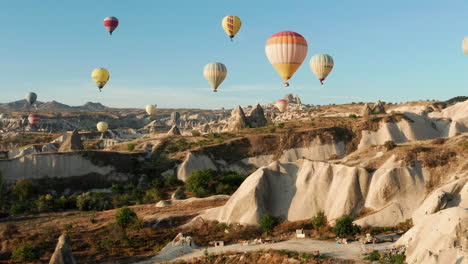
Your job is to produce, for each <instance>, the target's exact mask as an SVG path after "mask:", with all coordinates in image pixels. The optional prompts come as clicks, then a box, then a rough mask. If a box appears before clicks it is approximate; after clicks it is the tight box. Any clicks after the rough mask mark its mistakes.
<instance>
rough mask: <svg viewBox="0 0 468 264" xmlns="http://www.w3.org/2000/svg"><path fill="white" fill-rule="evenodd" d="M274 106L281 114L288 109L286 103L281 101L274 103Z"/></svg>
mask: <svg viewBox="0 0 468 264" xmlns="http://www.w3.org/2000/svg"><path fill="white" fill-rule="evenodd" d="M274 105H275V106H276V108H278V110H279V111H280V112H281V113H284V112H286V109H287V108H288V101H286V100H284V99H281V100H278V101H276V102H275V104H274Z"/></svg>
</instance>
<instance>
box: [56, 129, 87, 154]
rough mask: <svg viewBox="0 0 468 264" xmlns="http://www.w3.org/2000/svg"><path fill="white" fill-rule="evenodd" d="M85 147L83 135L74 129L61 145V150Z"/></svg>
mask: <svg viewBox="0 0 468 264" xmlns="http://www.w3.org/2000/svg"><path fill="white" fill-rule="evenodd" d="M82 149H84V146H83V142H82V141H81V136H80V134H79V133H78V130H76V129H75V130H73V132H72V133H71V136H70V137H68V138H67V139H66V140H65V141H64V142H63V143H62V145H61V146H60V148H59V150H58V151H59V152H68V151H76V150H82Z"/></svg>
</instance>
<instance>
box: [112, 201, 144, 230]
mask: <svg viewBox="0 0 468 264" xmlns="http://www.w3.org/2000/svg"><path fill="white" fill-rule="evenodd" d="M114 219H115V223H116V224H117V225H118V226H119V227H121V228H122V229H123V230H124V232H125V230H126V229H127V228H128V227H130V226H132V225H137V224H138V216H137V215H136V213H135V212H134V211H133V210H132V209H130V208H128V207H126V206H125V207H122V208H120V209H119V210H117V213H115V217H114Z"/></svg>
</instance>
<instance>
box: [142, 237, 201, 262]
mask: <svg viewBox="0 0 468 264" xmlns="http://www.w3.org/2000/svg"><path fill="white" fill-rule="evenodd" d="M196 249H198V246H197V245H196V244H195V242H194V240H193V238H192V237H191V236H186V235H184V234H182V233H179V234H178V235H177V236H176V237H175V238H174V240H172V241H171V242H169V243H168V244H167V245H166V246H165V247H164V248H163V249H162V250H161V252H159V254H158V255H157V256H155V257H153V258H152V259H151V260H150V261H145V262H141V263H140V264H143V263H144V264H150V263H154V262H157V261H165V260H171V259H174V258H177V257H179V256H182V255H185V254H189V253H192V252H193V251H194V250H196Z"/></svg>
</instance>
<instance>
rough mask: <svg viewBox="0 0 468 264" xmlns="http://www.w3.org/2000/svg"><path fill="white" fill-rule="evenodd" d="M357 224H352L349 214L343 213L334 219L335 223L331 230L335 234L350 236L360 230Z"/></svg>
mask: <svg viewBox="0 0 468 264" xmlns="http://www.w3.org/2000/svg"><path fill="white" fill-rule="evenodd" d="M360 229H361V228H360V227H359V226H358V225H355V224H353V218H352V217H351V216H349V215H344V216H342V217H340V218H338V219H337V220H336V225H335V226H334V227H333V229H332V231H333V233H335V234H336V235H337V236H352V235H355V234H357V233H359V231H360Z"/></svg>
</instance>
